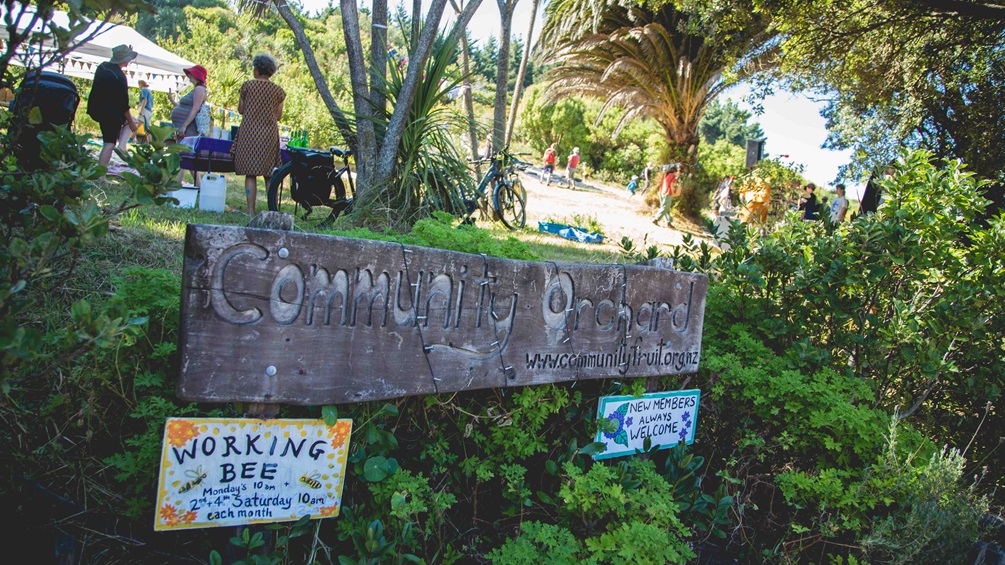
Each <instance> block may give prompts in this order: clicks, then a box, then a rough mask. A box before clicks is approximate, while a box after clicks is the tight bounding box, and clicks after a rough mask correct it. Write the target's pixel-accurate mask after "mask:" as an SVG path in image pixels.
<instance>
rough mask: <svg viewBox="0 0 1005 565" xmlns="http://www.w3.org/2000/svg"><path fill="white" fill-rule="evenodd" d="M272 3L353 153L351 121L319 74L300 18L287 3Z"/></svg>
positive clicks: (354, 147) (353, 143) (274, 0)
mask: <svg viewBox="0 0 1005 565" xmlns="http://www.w3.org/2000/svg"><path fill="white" fill-rule="evenodd" d="M272 3H273V5H274V6H275V7H276V10H277V11H278V12H279V15H280V16H281V17H282V18H283V21H285V22H286V25H288V26H290V30H291V31H293V36H294V37H295V38H296V40H297V45H298V46H299V47H300V51H301V52H302V53H303V54H304V62H305V63H306V64H307V69H308V70H309V71H310V73H311V78H313V79H314V86H316V87H317V89H318V94H320V95H321V100H323V101H324V103H325V106H326V107H327V108H328V113H329V114H331V115H332V118H333V119H334V120H335V127H337V128H338V131H339V133H341V134H342V139H343V140H345V143H346V145H348V146H349V149H350V150H352V152H353V153H355V152H356V151H357V140H356V136H355V135H354V134H353V132H352V123H351V122H350V121H349V118H347V117H346V115H345V113H344V112H343V111H342V109H341V108H339V107H338V103H337V102H335V97H334V96H332V93H331V90H330V89H329V88H328V82H327V81H325V77H324V75H323V74H321V68H320V67H319V66H318V61H317V59H315V58H314V49H312V48H311V43H310V41H308V40H307V34H305V33H304V26H302V25H300V20H298V19H297V16H296V14H294V13H293V12H292V11H291V10H290V7H289V5H288V4H287V3H286V2H281V1H279V0H272Z"/></svg>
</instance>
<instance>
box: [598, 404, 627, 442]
mask: <svg viewBox="0 0 1005 565" xmlns="http://www.w3.org/2000/svg"><path fill="white" fill-rule="evenodd" d="M627 414H628V403H625V404H622V405H621V406H619V407H618V409H617V410H615V411H614V412H611V413H610V414H608V415H607V420H608V421H609V422H611V423H612V424H614V425H612V426H611V427H612V428H614V429H613V430H612V431H605V432H604V437H606V438H607V439H613V440H614V443H620V444H621V445H624V446H627V445H628V433H627V432H625V422H626V420H627V422H628V425H631V423H632V419H631V418H626V415H627Z"/></svg>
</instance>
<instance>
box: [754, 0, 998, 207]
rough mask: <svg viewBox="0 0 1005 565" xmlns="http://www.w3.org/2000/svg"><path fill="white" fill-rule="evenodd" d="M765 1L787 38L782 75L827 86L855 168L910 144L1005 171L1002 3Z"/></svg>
mask: <svg viewBox="0 0 1005 565" xmlns="http://www.w3.org/2000/svg"><path fill="white" fill-rule="evenodd" d="M763 9H765V10H766V11H769V12H771V13H772V17H773V19H774V22H775V24H774V25H775V26H776V28H777V29H778V30H779V32H780V33H781V34H782V36H781V37H782V38H783V43H782V47H783V51H784V57H783V58H782V64H781V66H780V67H779V68H778V69H777V73H776V75H775V77H774V78H776V79H779V80H780V81H781V82H782V83H783V84H786V85H788V86H791V87H794V88H796V89H811V90H816V91H820V92H825V93H827V94H828V96H829V104H828V107H827V110H826V117H827V118H828V127H829V128H830V129H831V135H830V137H829V139H828V142H827V145H828V146H829V147H832V148H850V149H854V150H855V163H854V166H853V167H851V168H850V169H849V170H848V171H847V172H848V174H849V176H851V177H858V176H860V175H861V174H862V173H863V172H865V171H867V170H869V169H871V168H873V167H877V166H881V165H882V164H885V163H888V162H890V161H891V160H892V159H893V158H894V157H895V153H894V149H895V147H896V146H898V145H907V146H911V147H925V148H927V149H929V150H931V151H933V152H934V153H935V154H936V155H937V156H939V157H954V158H959V159H961V160H963V161H965V162H966V163H967V164H968V165H969V166H970V167H971V168H972V169H973V170H974V171H975V172H977V173H978V174H979V175H981V176H983V177H985V178H989V179H999V180H1000V179H1002V178H1003V172H1005V166H1003V164H1005V128H1003V127H1001V126H1002V125H1005V124H1002V123H1001V112H1000V109H999V108H998V107H997V104H998V102H997V101H999V100H1001V99H1002V96H1003V95H1005V82H1003V80H1002V79H1003V77H1005V71H1003V69H1002V53H1003V49H1005V33H1003V32H1005V6H1003V5H1002V4H1001V3H999V2H986V1H975V0H920V1H917V0H855V1H851V2H829V1H822V0H820V1H816V0H815V1H810V2H803V1H798V2H797V1H791V0H775V1H767V2H764V3H763ZM992 192H993V193H999V194H1000V189H998V190H995V191H992Z"/></svg>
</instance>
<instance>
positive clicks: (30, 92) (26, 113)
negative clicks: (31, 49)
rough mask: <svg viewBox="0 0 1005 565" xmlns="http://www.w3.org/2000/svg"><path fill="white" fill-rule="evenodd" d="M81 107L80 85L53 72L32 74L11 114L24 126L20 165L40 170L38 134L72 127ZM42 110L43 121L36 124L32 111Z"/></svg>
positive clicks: (19, 139)
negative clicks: (33, 120) (36, 108)
mask: <svg viewBox="0 0 1005 565" xmlns="http://www.w3.org/2000/svg"><path fill="white" fill-rule="evenodd" d="M79 105H80V94H78V93H77V86H76V85H74V84H73V81H71V80H70V79H69V78H67V77H65V76H63V75H61V74H59V73H53V72H49V71H42V72H41V73H39V72H37V71H28V74H27V75H26V76H25V77H24V80H22V81H21V86H20V87H18V89H17V93H16V94H15V95H14V99H13V100H12V101H11V105H10V111H11V113H12V114H13V115H14V119H15V123H20V124H22V128H23V129H22V130H21V136H20V137H19V138H18V145H19V146H20V148H21V150H20V151H19V157H18V164H19V166H20V167H21V168H23V169H24V170H38V169H39V168H41V166H42V160H41V150H42V147H41V142H40V141H39V140H38V134H39V133H41V132H43V131H52V130H53V129H54V128H55V127H56V126H72V125H73V119H74V118H75V117H76V115H77V106H79ZM34 107H38V109H39V112H40V114H41V118H42V121H41V122H40V123H36V124H32V123H31V121H30V115H31V109H32V108H34Z"/></svg>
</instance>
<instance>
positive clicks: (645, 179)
mask: <svg viewBox="0 0 1005 565" xmlns="http://www.w3.org/2000/svg"><path fill="white" fill-rule="evenodd" d="M652 174H653V164H652V163H646V168H644V169H642V192H645V191H647V190H649V181H650V180H651V179H652Z"/></svg>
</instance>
